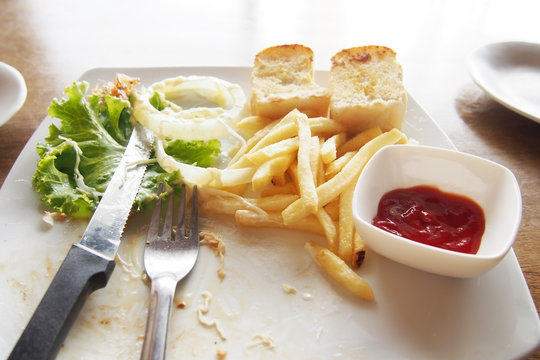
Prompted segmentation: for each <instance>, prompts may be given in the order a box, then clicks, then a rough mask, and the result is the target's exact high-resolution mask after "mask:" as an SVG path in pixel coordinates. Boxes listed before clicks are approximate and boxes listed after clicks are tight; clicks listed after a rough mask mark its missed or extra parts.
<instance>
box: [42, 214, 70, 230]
mask: <svg viewBox="0 0 540 360" xmlns="http://www.w3.org/2000/svg"><path fill="white" fill-rule="evenodd" d="M66 218H67V216H66V215H65V214H62V213H59V212H50V211H45V212H44V213H43V217H42V220H43V222H45V224H47V225H49V226H51V227H52V226H54V223H55V222H56V221H64V220H66Z"/></svg>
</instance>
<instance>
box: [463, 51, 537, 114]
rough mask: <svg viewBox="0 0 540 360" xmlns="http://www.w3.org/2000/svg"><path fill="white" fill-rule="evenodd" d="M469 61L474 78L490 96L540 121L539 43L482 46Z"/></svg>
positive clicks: (519, 112) (511, 108)
mask: <svg viewBox="0 0 540 360" xmlns="http://www.w3.org/2000/svg"><path fill="white" fill-rule="evenodd" d="M468 63H469V71H470V74H471V76H472V78H473V80H474V81H475V82H476V84H477V85H478V86H480V87H481V88H482V89H483V90H484V91H485V92H487V93H488V94H489V95H490V96H491V97H493V99H495V100H496V101H497V102H499V103H500V104H501V105H503V106H506V107H507V108H509V109H510V110H513V111H515V112H517V113H518V114H520V115H523V116H525V117H527V118H529V119H531V120H534V121H536V122H540V44H535V43H528V42H501V43H493V44H488V45H484V46H482V47H480V48H478V49H476V50H475V51H473V53H472V54H471V55H470V56H469V59H468Z"/></svg>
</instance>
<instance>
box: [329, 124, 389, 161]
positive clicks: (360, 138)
mask: <svg viewBox="0 0 540 360" xmlns="http://www.w3.org/2000/svg"><path fill="white" fill-rule="evenodd" d="M381 134H382V131H381V128H379V127H378V126H375V127H372V128H370V129H367V130H364V131H362V132H360V133H358V134H357V135H356V136H354V137H352V138H351V139H349V140H347V142H345V143H344V144H343V145H342V146H339V147H338V149H337V152H338V154H337V156H338V157H339V156H341V155H343V154H345V153H348V152H349V151H355V150H358V149H360V148H361V147H362V146H364V145H365V144H366V143H367V142H369V141H370V140H373V139H375V138H376V137H377V136H379V135H381Z"/></svg>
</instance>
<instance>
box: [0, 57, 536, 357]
mask: <svg viewBox="0 0 540 360" xmlns="http://www.w3.org/2000/svg"><path fill="white" fill-rule="evenodd" d="M117 72H124V73H126V74H128V75H131V76H137V77H139V78H140V79H141V80H142V82H143V84H145V85H150V84H151V83H153V82H155V81H158V80H161V79H163V78H166V77H172V76H177V75H194V74H196V75H212V76H217V77H220V78H223V79H225V80H228V81H231V82H236V83H238V84H240V85H241V86H242V87H243V88H244V89H245V91H246V94H248V91H249V88H248V86H249V76H250V72H251V69H250V68H247V67H245V68H236V67H231V68H223V67H208V68H197V67H193V68H139V69H94V70H90V71H88V72H86V73H85V74H83V75H82V77H81V78H82V79H85V80H87V81H89V82H90V83H91V86H93V84H95V83H96V82H97V81H109V80H112V79H113V78H114V75H115V74H116V73H117ZM326 77H327V74H326V73H324V72H319V73H317V82H319V83H320V84H324V83H325V81H326ZM59 95H60V94H59ZM49 123H50V119H45V120H44V121H43V123H42V124H41V125H40V126H39V128H38V129H37V131H36V132H35V134H34V135H33V136H32V138H31V139H30V140H29V141H28V143H27V145H26V146H25V148H24V149H23V151H22V153H21V154H20V156H19V158H18V159H17V161H16V163H15V165H14V166H13V168H12V170H11V172H10V174H9V175H8V177H7V179H6V180H5V183H4V185H3V187H2V189H1V190H0V281H1V284H2V285H1V287H0V321H1V323H2V326H1V327H0V357H1V358H5V357H6V356H7V355H8V354H9V352H10V350H11V348H12V346H13V345H14V344H15V342H16V340H17V339H18V336H19V335H20V333H21V332H22V330H23V328H24V326H25V325H26V322H27V321H28V319H29V318H30V316H31V314H32V312H33V310H34V309H35V307H36V306H37V304H38V302H39V300H40V299H41V297H42V295H43V293H44V292H45V290H46V288H47V286H48V284H49V283H50V281H51V280H52V276H53V275H54V273H55V271H56V269H57V268H58V267H59V265H60V263H61V261H62V259H63V258H64V256H65V254H66V253H67V251H68V249H69V247H70V246H71V243H72V242H77V241H79V238H80V235H81V234H82V231H83V229H84V226H85V224H84V222H77V221H73V220H70V221H67V222H64V223H57V224H56V225H55V226H54V227H52V228H49V227H47V226H46V225H45V224H44V223H43V222H42V220H41V218H42V210H43V209H42V207H41V206H40V204H39V196H38V194H36V193H35V192H34V191H33V190H32V185H31V177H32V175H33V173H34V170H35V164H36V160H37V155H36V152H35V148H36V143H37V142H39V141H42V139H43V138H44V137H45V136H46V135H47V126H48V125H49ZM403 131H404V132H405V133H406V134H407V135H408V136H409V137H412V138H415V139H416V140H418V141H419V142H420V143H421V144H425V145H431V146H439V147H444V148H453V145H452V143H451V142H450V141H449V139H448V137H447V136H446V135H445V134H444V133H443V132H442V131H441V130H440V128H439V127H438V126H437V124H436V123H435V122H434V121H433V120H432V119H431V118H430V117H429V116H428V115H427V114H426V113H425V112H424V111H423V110H422V109H421V108H420V106H419V105H418V104H417V103H416V102H415V100H414V99H413V98H412V97H410V98H409V104H408V111H407V117H406V121H405V124H404V128H403ZM148 222H149V216H148V214H140V215H137V216H134V217H133V218H131V219H130V220H129V221H128V225H127V230H126V234H125V236H124V238H123V240H122V245H121V249H120V253H119V255H120V258H121V260H122V262H123V265H117V267H116V269H115V271H114V273H113V275H112V277H111V280H110V282H109V284H108V286H107V287H106V288H104V289H101V290H98V291H97V292H95V293H93V294H92V295H91V296H90V298H89V300H88V302H87V303H86V305H85V307H84V308H83V311H82V313H81V315H80V316H79V318H78V319H77V321H76V323H75V324H74V326H73V328H72V330H71V332H70V333H69V335H68V337H67V339H66V342H65V345H64V347H63V348H62V349H61V351H60V353H59V356H58V359H73V358H95V359H97V358H99V359H134V358H138V357H139V353H140V350H141V347H142V337H143V335H144V326H145V322H146V310H147V306H148V293H149V288H148V287H147V286H146V285H145V284H144V282H143V281H142V280H141V278H140V274H141V273H142V271H143V270H142V265H141V264H142V263H141V251H140V250H142V244H143V241H144V236H145V232H146V229H147V225H148ZM201 227H202V228H203V229H209V230H212V231H214V232H215V233H217V234H219V235H220V236H221V237H222V239H223V241H224V242H225V243H226V246H227V252H226V254H225V272H226V277H225V279H224V281H223V282H220V281H219V279H218V277H217V274H216V270H217V267H218V262H219V259H218V258H217V257H215V255H214V254H213V253H212V252H211V251H210V250H209V249H208V248H206V247H204V246H203V247H202V248H201V254H200V257H199V261H198V263H197V264H196V265H195V269H194V271H193V272H192V273H191V274H190V276H189V277H188V278H186V279H185V280H184V281H183V282H182V284H181V285H180V286H179V287H178V291H177V296H176V300H177V304H179V303H180V302H182V301H183V302H184V303H185V305H186V306H185V308H183V309H180V308H176V309H175V311H174V313H173V315H172V319H171V328H170V334H169V345H168V352H169V357H170V358H182V359H214V358H216V352H217V350H218V349H223V350H225V351H227V353H228V356H227V357H226V359H235V360H236V359H295V360H296V359H415V360H421V359H435V358H436V359H510V358H519V357H522V356H525V355H527V354H529V353H531V352H532V351H534V350H535V349H536V348H538V346H539V345H540V321H539V317H538V313H537V311H536V309H535V305H534V303H533V301H532V298H531V295H530V293H529V290H528V287H527V284H526V282H525V279H524V277H523V274H522V272H521V269H520V266H519V264H518V262H517V259H516V256H515V254H514V252H513V251H510V252H509V253H508V254H507V256H506V257H505V258H504V259H503V261H502V262H501V263H500V264H499V265H497V266H496V267H495V268H494V269H493V270H491V271H490V272H488V273H486V274H485V275H483V276H480V277H477V278H473V279H454V278H447V277H442V276H437V275H433V274H428V273H425V272H422V271H419V270H415V269H412V268H410V267H406V266H403V265H400V264H398V263H395V262H393V261H390V260H388V259H385V258H384V257H382V256H379V255H377V254H376V253H374V252H368V253H367V255H366V260H365V263H364V264H363V265H362V267H361V268H360V269H359V270H358V272H359V274H360V275H361V276H363V277H364V278H365V279H366V280H367V281H368V282H369V283H370V284H371V286H372V288H373V290H374V293H375V297H376V299H375V301H374V302H365V301H361V300H358V299H356V298H354V297H353V296H351V295H349V294H348V293H347V292H345V291H343V290H342V289H341V288H340V287H339V286H338V285H336V284H335V283H334V282H333V281H332V280H330V279H329V278H328V277H327V276H326V275H324V274H323V272H322V271H321V270H320V269H319V267H318V266H317V265H316V264H315V263H314V262H313V261H312V259H311V257H310V255H309V254H307V252H306V251H305V250H304V249H303V247H304V242H305V241H306V240H321V241H324V239H322V238H319V237H317V236H314V235H310V234H305V233H300V232H294V231H286V230H278V229H255V228H240V227H238V226H236V225H235V224H234V221H231V220H230V219H227V218H223V217H216V216H206V215H205V216H202V218H201ZM283 285H289V286H292V287H294V288H295V289H297V293H296V294H287V293H286V292H285V291H284V290H283ZM203 291H210V292H211V293H212V295H213V298H212V300H211V303H210V311H209V313H208V316H209V317H210V318H215V319H217V320H218V322H219V324H220V326H221V329H222V330H223V333H224V335H225V337H226V340H223V339H221V338H220V337H219V335H218V333H217V332H216V330H215V329H214V328H207V327H204V326H202V325H200V324H199V323H198V321H197V315H196V312H197V306H198V304H200V303H201V301H202V300H201V294H202V292H203ZM258 336H259V337H258ZM261 339H267V340H268V339H272V340H273V343H274V347H273V348H270V347H268V346H265V345H264V344H263V343H262V342H261Z"/></svg>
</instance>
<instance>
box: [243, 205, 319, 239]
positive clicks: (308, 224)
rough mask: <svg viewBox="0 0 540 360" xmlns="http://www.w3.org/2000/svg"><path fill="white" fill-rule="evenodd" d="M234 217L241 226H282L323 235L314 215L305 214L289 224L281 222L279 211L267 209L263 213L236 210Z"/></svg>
mask: <svg viewBox="0 0 540 360" xmlns="http://www.w3.org/2000/svg"><path fill="white" fill-rule="evenodd" d="M234 217H235V219H236V222H237V223H238V224H239V225H242V226H252V227H270V228H282V229H290V230H299V231H303V232H310V233H314V234H318V235H324V229H323V228H322V226H321V223H320V222H319V220H317V218H316V217H315V216H314V215H311V216H307V217H305V218H303V219H302V220H300V221H298V222H296V223H294V224H290V225H285V224H284V223H283V221H282V218H281V213H279V212H270V211H269V212H268V213H267V214H265V215H263V214H259V213H257V212H255V211H251V210H238V211H236V213H235V215H234Z"/></svg>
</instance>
